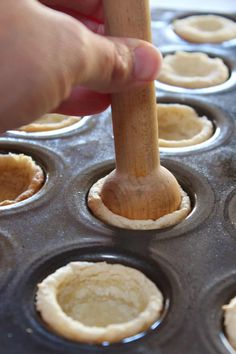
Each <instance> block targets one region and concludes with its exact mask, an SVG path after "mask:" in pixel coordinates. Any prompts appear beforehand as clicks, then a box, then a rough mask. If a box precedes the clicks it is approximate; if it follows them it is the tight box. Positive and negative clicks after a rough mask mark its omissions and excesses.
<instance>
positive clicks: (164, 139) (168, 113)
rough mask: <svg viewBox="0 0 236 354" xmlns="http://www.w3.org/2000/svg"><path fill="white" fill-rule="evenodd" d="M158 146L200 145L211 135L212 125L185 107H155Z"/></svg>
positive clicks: (188, 107)
mask: <svg viewBox="0 0 236 354" xmlns="http://www.w3.org/2000/svg"><path fill="white" fill-rule="evenodd" d="M157 118H158V133H159V146H161V147H184V146H193V145H196V144H200V143H202V142H204V141H206V140H207V139H209V138H210V137H211V136H212V134H213V124H212V122H211V121H210V120H209V119H207V118H206V117H204V116H203V117H199V116H198V115H197V113H196V111H195V110H194V109H193V108H192V107H190V106H187V105H182V104H164V103H159V104H158V105H157Z"/></svg>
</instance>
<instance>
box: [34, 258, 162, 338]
mask: <svg viewBox="0 0 236 354" xmlns="http://www.w3.org/2000/svg"><path fill="white" fill-rule="evenodd" d="M36 307H37V310H38V311H39V312H40V314H41V317H42V319H43V321H44V322H45V323H46V324H47V325H48V326H49V328H50V329H51V330H52V331H54V332H55V333H57V334H59V335H61V336H63V337H65V338H67V339H71V340H74V341H79V342H85V343H98V344H99V343H103V342H110V343H112V342H118V341H121V340H122V339H124V338H128V337H131V336H134V335H136V334H138V333H140V332H143V331H145V330H147V329H148V328H149V327H150V326H151V325H152V324H153V323H155V322H156V321H157V320H158V319H159V318H160V315H161V313H162V309H163V296H162V294H161V292H160V291H159V289H158V288H157V287H156V285H155V284H154V283H153V282H152V281H151V280H149V279H148V278H147V277H146V276H145V275H144V274H143V273H141V272H140V271H138V270H136V269H134V268H130V267H127V266H123V265H120V264H108V263H106V262H98V263H92V262H71V263H69V264H68V265H66V266H64V267H62V268H59V269H58V270H57V271H56V272H55V273H53V274H51V275H49V276H48V277H47V278H46V279H44V280H43V281H42V282H41V283H40V284H39V285H38V291H37V295H36Z"/></svg>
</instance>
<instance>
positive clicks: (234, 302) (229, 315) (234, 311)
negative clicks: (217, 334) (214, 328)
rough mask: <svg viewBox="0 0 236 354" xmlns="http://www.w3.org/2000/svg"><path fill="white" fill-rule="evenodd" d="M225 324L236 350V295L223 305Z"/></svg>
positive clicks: (230, 340)
mask: <svg viewBox="0 0 236 354" xmlns="http://www.w3.org/2000/svg"><path fill="white" fill-rule="evenodd" d="M223 310H224V326H225V331H226V335H227V337H228V340H229V342H230V344H231V345H232V347H233V348H234V349H235V350H236V297H234V298H233V299H231V300H230V302H229V304H228V305H224V306H223Z"/></svg>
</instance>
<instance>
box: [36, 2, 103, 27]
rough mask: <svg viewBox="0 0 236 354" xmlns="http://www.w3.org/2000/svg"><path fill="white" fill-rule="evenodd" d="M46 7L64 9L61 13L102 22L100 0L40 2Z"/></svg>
mask: <svg viewBox="0 0 236 354" xmlns="http://www.w3.org/2000/svg"><path fill="white" fill-rule="evenodd" d="M40 2H41V3H42V4H44V5H46V6H50V7H52V8H54V9H60V10H62V9H64V10H63V12H66V13H67V12H68V11H73V12H74V14H75V13H77V14H78V13H80V14H82V15H86V16H88V17H91V18H93V19H96V20H97V21H100V22H101V21H102V20H103V10H102V0H86V1H84V0H70V1H68V0H40Z"/></svg>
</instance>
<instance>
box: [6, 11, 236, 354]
mask: <svg viewBox="0 0 236 354" xmlns="http://www.w3.org/2000/svg"><path fill="white" fill-rule="evenodd" d="M189 14H190V13H189ZM191 14H192V13H191ZM185 15H188V14H187V13H182V12H176V11H159V10H158V11H157V10H155V11H154V12H153V13H152V20H153V21H152V29H153V41H154V44H155V45H157V46H158V47H160V48H161V49H163V51H166V50H168V51H175V50H182V49H183V50H196V49H197V50H199V51H206V52H207V53H209V54H211V55H213V56H214V55H215V54H216V53H217V55H218V53H219V55H220V56H222V58H224V60H225V62H226V63H227V64H228V65H229V67H230V70H231V77H230V79H229V82H230V84H229V82H228V84H227V85H225V86H224V87H218V88H217V90H215V91H212V90H210V89H209V90H208V89H204V90H187V89H181V90H179V89H173V87H172V89H170V87H168V86H165V87H163V86H160V84H159V83H158V82H157V83H156V88H157V97H158V99H157V100H158V102H171V103H183V104H188V105H190V106H192V107H193V108H195V109H196V110H197V111H198V112H199V113H200V114H204V115H206V116H208V118H209V119H211V120H212V121H213V124H214V126H215V133H214V135H213V137H212V138H211V139H209V140H208V141H207V142H205V143H202V144H199V145H197V146H194V147H187V148H178V149H174V148H173V149H168V148H165V149H160V150H161V161H162V164H163V165H164V166H166V167H167V168H168V169H169V170H170V171H171V172H173V173H174V174H175V176H176V177H177V179H178V181H179V183H180V184H181V185H182V186H183V188H184V189H186V191H187V192H188V194H189V195H190V198H191V203H192V212H191V214H190V215H189V216H188V217H187V218H186V219H185V220H184V221H183V222H182V223H180V224H178V225H176V226H174V227H172V228H169V229H163V230H158V231H156V230H151V231H129V230H123V229H118V228H115V227H111V226H108V225H105V224H104V223H102V222H101V221H99V220H97V219H96V218H95V217H94V216H93V215H92V214H91V213H90V211H89V210H88V208H87V204H86V196H87V193H88V190H89V188H90V186H91V185H92V184H93V183H94V182H95V181H96V180H97V179H99V178H100V177H102V176H104V175H106V174H107V173H108V172H109V171H111V169H113V168H114V147H113V135H112V126H111V117H110V116H111V114H110V110H107V111H105V112H104V113H102V114H100V115H97V116H92V117H85V118H83V119H82V120H81V123H80V124H79V126H77V127H75V129H72V128H71V127H70V129H66V130H63V131H57V132H54V133H52V132H50V134H44V133H40V134H35V133H34V134H30V133H22V132H21V133H20V132H14V131H11V132H8V133H6V134H5V135H4V136H2V137H1V138H0V151H1V152H6V153H7V152H9V151H10V152H16V153H25V154H28V155H30V156H32V157H33V158H34V159H35V161H36V162H37V163H38V164H39V165H41V166H42V168H43V169H44V171H45V176H46V182H45V184H44V186H43V188H42V189H41V190H40V192H38V193H37V194H36V195H35V196H33V197H32V198H29V199H28V200H26V201H23V202H21V203H18V204H15V205H14V206H10V207H2V208H1V209H0V265H1V272H0V326H1V331H0V343H1V349H0V352H1V353H4V354H5V353H7V354H26V353H34V354H42V353H43V354H59V353H70V354H75V353H76V354H86V353H87V354H91V353H94V354H95V353H96V354H99V353H104V352H107V353H112V354H120V353H124V354H130V353H132V354H133V353H137V354H174V353H181V354H189V353H191V354H212V353H214V354H229V353H233V352H234V351H233V350H232V348H231V347H230V345H229V344H228V341H227V339H226V337H225V335H224V331H223V327H222V310H221V307H222V305H223V304H225V303H227V302H228V300H229V299H230V298H231V297H232V296H234V295H236V268H235V252H236V217H235V215H236V187H235V181H236V159H235V151H236V139H235V123H234V117H235V114H236V101H235V97H236V78H235V65H236V64H235V63H236V62H235V60H234V57H235V56H236V49H235V45H236V44H235V41H229V42H231V43H225V44H217V45H209V44H198V45H193V44H188V43H187V42H185V41H183V40H181V39H180V38H178V36H177V35H175V33H173V32H172V29H171V22H172V20H173V19H174V18H176V17H182V16H185ZM231 17H233V16H231ZM234 18H235V19H236V16H235V17H234ZM166 48H167V49H166ZM72 260H80V261H101V260H106V261H107V262H111V263H121V264H124V265H128V266H131V267H134V268H137V269H139V270H141V271H142V272H143V273H144V274H146V275H147V276H148V277H149V278H150V279H151V280H152V281H154V282H155V283H156V284H157V285H158V287H159V288H160V290H161V291H162V293H163V295H164V298H165V306H164V311H163V314H162V317H161V319H160V320H159V321H158V322H157V323H155V324H154V325H153V326H152V328H150V330H148V331H147V332H146V333H140V334H139V335H137V336H135V337H132V338H127V339H126V340H124V341H123V342H121V343H117V344H112V345H109V343H104V344H103V345H100V346H99V345H89V344H87V345H85V344H80V343H74V342H71V341H68V340H66V339H63V338H61V337H59V336H57V335H56V334H54V333H52V332H51V331H49V330H48V329H47V327H46V326H45V324H44V323H43V322H42V320H41V318H40V316H39V315H38V313H37V312H36V310H35V306H34V300H35V292H36V285H37V283H38V282H40V281H41V280H42V279H43V278H44V277H46V276H47V275H48V274H50V273H52V272H53V271H54V270H56V269H57V268H59V267H60V266H63V265H65V264H67V263H68V262H70V261H72Z"/></svg>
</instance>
